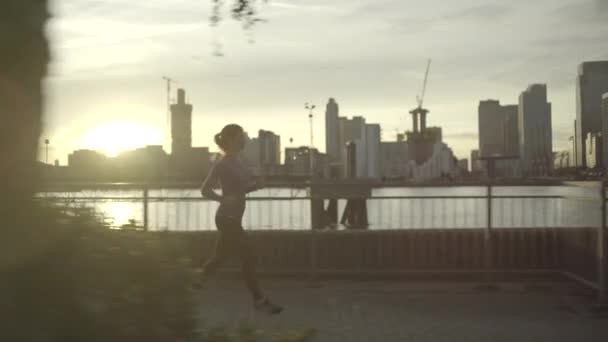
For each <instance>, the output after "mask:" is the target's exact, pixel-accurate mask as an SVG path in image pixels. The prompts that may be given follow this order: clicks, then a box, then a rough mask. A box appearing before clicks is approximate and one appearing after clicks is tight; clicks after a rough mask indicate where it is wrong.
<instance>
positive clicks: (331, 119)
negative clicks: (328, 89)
mask: <svg viewBox="0 0 608 342" xmlns="http://www.w3.org/2000/svg"><path fill="white" fill-rule="evenodd" d="M339 115H340V107H339V106H338V103H337V102H336V100H334V99H333V98H330V99H329V101H328V102H327V105H326V107H325V151H326V153H327V156H328V158H329V159H330V160H331V161H339V160H340V157H341V148H342V146H340V135H339V130H338V127H339V126H338V118H339Z"/></svg>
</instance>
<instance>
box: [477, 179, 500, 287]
mask: <svg viewBox="0 0 608 342" xmlns="http://www.w3.org/2000/svg"><path fill="white" fill-rule="evenodd" d="M486 203H487V205H486V207H487V208H486V209H487V210H486V215H487V216H486V228H485V231H484V239H483V249H484V253H483V257H484V266H483V267H484V270H483V282H484V283H483V284H481V285H479V286H477V287H476V289H478V290H484V291H492V290H497V289H498V286H497V285H495V284H493V282H492V278H493V277H492V271H494V248H493V239H492V182H491V180H490V181H488V185H487V192H486Z"/></svg>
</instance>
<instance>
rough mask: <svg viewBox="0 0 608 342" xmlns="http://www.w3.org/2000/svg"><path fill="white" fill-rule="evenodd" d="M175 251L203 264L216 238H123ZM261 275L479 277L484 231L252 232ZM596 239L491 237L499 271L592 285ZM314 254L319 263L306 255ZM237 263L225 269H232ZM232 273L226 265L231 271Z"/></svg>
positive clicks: (542, 231)
mask: <svg viewBox="0 0 608 342" xmlns="http://www.w3.org/2000/svg"><path fill="white" fill-rule="evenodd" d="M116 234H127V235H131V234H136V235H138V236H145V237H146V238H153V239H161V241H163V243H170V244H174V245H175V247H174V249H175V253H176V257H186V258H190V259H192V261H193V263H194V264H201V263H202V262H203V261H204V260H205V259H206V258H208V257H209V256H211V254H212V252H213V249H214V244H215V239H216V238H217V233H216V232H184V233H178V232H161V233H153V232H145V233H144V232H122V231H116ZM248 234H249V235H250V237H251V243H252V245H253V248H254V250H255V253H256V255H257V264H258V269H259V270H260V271H261V272H265V271H268V272H287V273H302V274H306V273H310V272H311V270H312V269H313V267H314V269H316V270H317V271H319V272H325V273H332V272H335V273H352V274H357V273H361V274H363V273H370V272H372V273H373V272H403V271H482V270H485V269H486V268H485V263H484V260H485V259H484V258H485V256H484V250H485V249H484V248H485V247H484V242H485V240H484V230H480V229H445V230H443V229H424V230H423V229H420V230H415V229H413V230H391V231H321V232H311V231H250V232H248ZM595 236H596V232H595V230H592V229H581V228H573V229H568V228H516V229H515V228H513V229H512V228H509V229H500V228H499V229H494V230H493V233H492V253H491V255H492V257H491V263H490V265H491V268H492V269H493V270H496V271H528V270H538V271H540V270H554V271H561V270H566V271H569V272H573V273H575V274H577V275H579V276H581V277H585V278H586V279H589V280H592V281H595V280H596V278H597V277H596V274H597V264H596V261H595V256H596V250H597V245H596V243H595V241H596V240H595V239H596V238H595ZM312 251H315V255H316V258H312V257H311V256H312V255H311V253H312ZM235 262H236V260H232V262H231V263H230V264H232V265H233V266H236V264H235ZM229 267H230V266H229Z"/></svg>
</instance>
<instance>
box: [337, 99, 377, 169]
mask: <svg viewBox="0 0 608 342" xmlns="http://www.w3.org/2000/svg"><path fill="white" fill-rule="evenodd" d="M339 114H340V112H339V106H338V103H337V102H336V101H335V100H334V99H333V98H330V99H329V101H328V103H327V106H326V111H325V137H326V142H325V144H326V145H325V147H326V151H327V156H328V162H329V163H330V167H331V168H332V174H336V175H338V174H339V175H342V176H346V174H345V171H346V167H345V165H346V161H347V160H346V159H347V158H346V157H347V153H346V144H347V143H349V142H352V143H353V144H354V145H355V149H356V157H355V164H356V166H355V167H356V174H357V176H358V177H361V178H380V168H381V166H380V153H381V150H380V125H378V124H367V123H366V122H365V118H364V117H362V116H354V117H353V118H352V119H348V118H346V117H341V116H339Z"/></svg>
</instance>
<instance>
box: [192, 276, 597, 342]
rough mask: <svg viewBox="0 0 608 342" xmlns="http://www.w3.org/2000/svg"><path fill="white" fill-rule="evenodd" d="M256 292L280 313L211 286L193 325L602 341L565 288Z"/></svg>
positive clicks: (337, 286) (280, 286)
mask: <svg viewBox="0 0 608 342" xmlns="http://www.w3.org/2000/svg"><path fill="white" fill-rule="evenodd" d="M263 285H264V288H265V289H266V292H267V293H268V294H270V296H271V297H272V299H273V300H274V301H276V302H277V303H280V304H282V305H284V306H285V312H284V313H282V314H280V315H278V316H272V317H271V316H266V315H263V314H259V313H256V312H255V311H254V310H253V308H252V305H251V302H250V298H249V297H248V294H247V292H246V291H245V288H244V285H243V284H241V282H240V281H239V280H236V279H235V280H230V279H222V280H220V279H214V280H212V281H210V283H208V284H207V285H206V286H205V288H204V289H203V290H201V291H200V301H201V302H200V307H201V309H200V314H201V319H202V320H204V321H205V325H210V326H226V327H238V326H240V325H243V324H246V325H253V326H255V327H257V328H261V329H264V330H267V331H273V332H279V331H292V330H294V329H307V328H313V329H315V330H316V332H317V334H316V338H315V339H314V341H412V342H414V341H433V342H439V341H446V342H453V341H480V342H490V341H504V342H507V341H517V342H524V341H530V342H532V341H534V342H537V341H575V342H582V341H586V342H593V341H598V342H606V341H608V319H605V318H604V319H602V318H595V317H592V316H590V315H589V314H588V311H587V308H588V307H589V306H588V305H589V303H590V302H589V300H590V298H588V297H586V296H583V295H582V293H584V291H573V288H574V287H573V286H571V285H568V284H550V285H547V286H544V287H541V288H534V289H531V288H529V287H528V286H526V285H525V284H521V283H520V284H502V286H501V290H500V291H496V292H480V291H476V290H474V284H469V283H415V282H414V283H411V282H354V281H325V282H324V283H323V286H322V287H319V288H310V287H307V286H306V284H305V283H303V282H301V281H285V280H273V281H271V280H266V281H264V284H263Z"/></svg>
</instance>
